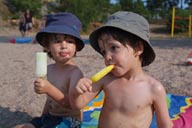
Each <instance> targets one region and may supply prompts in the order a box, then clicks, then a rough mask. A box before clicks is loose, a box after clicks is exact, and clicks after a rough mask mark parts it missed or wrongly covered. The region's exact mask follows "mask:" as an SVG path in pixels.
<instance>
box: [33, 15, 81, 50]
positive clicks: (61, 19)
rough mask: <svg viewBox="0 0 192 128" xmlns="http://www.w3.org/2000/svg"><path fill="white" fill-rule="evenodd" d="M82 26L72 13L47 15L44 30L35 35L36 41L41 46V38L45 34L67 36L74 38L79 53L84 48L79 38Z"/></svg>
mask: <svg viewBox="0 0 192 128" xmlns="http://www.w3.org/2000/svg"><path fill="white" fill-rule="evenodd" d="M81 27H82V24H81V21H80V20H79V19H78V18H77V17H76V16H75V15H73V14H72V13H68V12H60V13H57V14H50V15H47V20H46V24H45V28H43V29H41V30H40V31H39V32H38V33H37V35H36V40H37V41H38V43H39V44H40V45H42V46H44V44H43V42H42V36H43V34H45V33H55V34H67V35H71V36H73V37H75V38H76V39H77V40H78V42H77V43H76V45H77V51H81V50H82V48H83V47H84V42H83V40H82V38H81V36H80V30H81Z"/></svg>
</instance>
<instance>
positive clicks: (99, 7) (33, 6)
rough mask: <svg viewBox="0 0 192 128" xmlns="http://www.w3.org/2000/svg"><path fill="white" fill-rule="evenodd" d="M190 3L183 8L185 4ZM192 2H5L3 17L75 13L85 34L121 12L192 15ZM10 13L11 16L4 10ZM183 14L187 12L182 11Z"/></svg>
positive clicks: (152, 15)
mask: <svg viewBox="0 0 192 128" xmlns="http://www.w3.org/2000/svg"><path fill="white" fill-rule="evenodd" d="M183 3H185V4H188V8H185V9H184V8H183V6H182V4H183ZM191 5H192V0H145V1H144V0H116V1H115V3H111V1H110V0H1V1H0V6H1V9H0V15H1V16H2V17H3V18H4V19H10V18H18V17H19V16H18V15H19V12H20V11H25V10H26V9H30V11H31V13H32V14H33V16H34V17H36V18H41V17H42V16H44V15H47V14H50V13H56V12H64V11H67V12H72V13H74V14H75V15H77V16H78V17H79V19H80V20H81V21H82V23H83V31H85V32H86V31H88V30H89V27H90V25H97V23H102V22H103V21H104V20H105V19H106V18H107V17H108V16H109V15H110V14H111V13H114V12H116V11H119V10H124V11H132V12H136V13H139V14H140V15H143V16H144V17H146V18H147V19H148V20H151V19H167V20H168V21H169V20H170V15H171V9H172V7H176V8H178V10H179V12H181V13H180V14H181V15H184V14H187V15H190V14H192V13H191V12H192V8H191ZM6 10H7V13H5V12H4V11H6ZM182 11H183V12H182Z"/></svg>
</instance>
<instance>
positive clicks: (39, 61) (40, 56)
mask: <svg viewBox="0 0 192 128" xmlns="http://www.w3.org/2000/svg"><path fill="white" fill-rule="evenodd" d="M46 75H47V53H45V52H37V53H36V76H37V77H46Z"/></svg>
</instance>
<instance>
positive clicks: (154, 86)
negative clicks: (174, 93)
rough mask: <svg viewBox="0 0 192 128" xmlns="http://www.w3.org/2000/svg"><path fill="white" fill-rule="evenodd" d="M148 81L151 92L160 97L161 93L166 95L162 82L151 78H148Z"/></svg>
mask: <svg viewBox="0 0 192 128" xmlns="http://www.w3.org/2000/svg"><path fill="white" fill-rule="evenodd" d="M147 79H148V83H149V85H150V90H151V92H152V93H153V94H155V95H158V94H160V93H165V88H164V86H163V85H162V84H161V82H160V81H158V80H156V79H155V78H153V77H151V76H147Z"/></svg>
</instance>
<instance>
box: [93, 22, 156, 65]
mask: <svg viewBox="0 0 192 128" xmlns="http://www.w3.org/2000/svg"><path fill="white" fill-rule="evenodd" d="M108 27H111V28H117V29H121V30H123V31H125V32H129V33H131V34H133V35H135V36H137V37H139V38H141V39H142V40H143V41H144V42H145V44H144V47H145V48H144V54H143V55H144V56H143V61H142V66H147V65H149V64H151V63H152V62H153V61H154V60H155V52H154V50H153V48H152V46H151V44H150V41H149V40H148V38H147V37H141V36H138V35H142V34H138V33H140V32H139V31H135V30H134V29H133V28H131V26H130V29H129V28H126V29H125V28H124V27H122V26H117V24H105V25H103V26H101V27H99V28H97V29H95V30H94V31H93V32H92V33H91V34H90V36H89V41H90V44H91V46H92V47H93V48H94V49H95V50H96V51H97V52H98V53H100V54H101V51H100V48H99V45H98V41H97V40H98V35H99V34H98V33H99V31H100V30H101V29H105V28H108ZM132 30H133V31H132Z"/></svg>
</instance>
